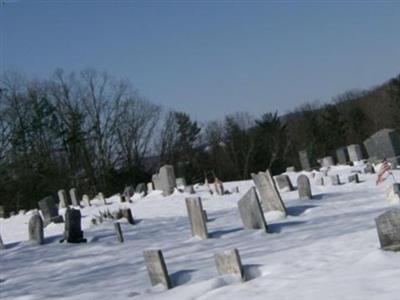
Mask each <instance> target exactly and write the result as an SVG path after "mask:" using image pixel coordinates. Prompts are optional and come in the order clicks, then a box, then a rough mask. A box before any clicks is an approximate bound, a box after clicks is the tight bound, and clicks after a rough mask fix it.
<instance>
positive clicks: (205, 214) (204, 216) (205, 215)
mask: <svg viewBox="0 0 400 300" xmlns="http://www.w3.org/2000/svg"><path fill="white" fill-rule="evenodd" d="M203 219H204V222H208V216H207V211H206V210H205V209H203Z"/></svg>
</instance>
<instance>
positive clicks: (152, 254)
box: [143, 250, 172, 289]
mask: <svg viewBox="0 0 400 300" xmlns="http://www.w3.org/2000/svg"><path fill="white" fill-rule="evenodd" d="M143 257H144V262H145V264H146V268H147V272H148V273H149V277H150V281H151V284H152V285H153V286H155V285H158V284H162V285H163V286H164V287H165V288H166V289H170V288H172V284H171V280H170V278H169V275H168V270H167V266H166V264H165V261H164V256H163V254H162V252H161V250H146V251H144V252H143Z"/></svg>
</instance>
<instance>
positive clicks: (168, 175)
mask: <svg viewBox="0 0 400 300" xmlns="http://www.w3.org/2000/svg"><path fill="white" fill-rule="evenodd" d="M157 180H158V181H159V183H160V184H161V190H162V191H163V195H164V196H169V195H171V194H172V193H173V192H174V189H175V187H176V180H175V172H174V167H173V166H171V165H165V166H163V167H161V168H160V172H159V173H158V178H157Z"/></svg>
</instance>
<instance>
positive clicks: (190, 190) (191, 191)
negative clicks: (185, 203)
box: [184, 185, 196, 194]
mask: <svg viewBox="0 0 400 300" xmlns="http://www.w3.org/2000/svg"><path fill="white" fill-rule="evenodd" d="M184 192H185V193H188V194H195V193H196V192H195V191H194V187H193V185H187V186H185V189H184Z"/></svg>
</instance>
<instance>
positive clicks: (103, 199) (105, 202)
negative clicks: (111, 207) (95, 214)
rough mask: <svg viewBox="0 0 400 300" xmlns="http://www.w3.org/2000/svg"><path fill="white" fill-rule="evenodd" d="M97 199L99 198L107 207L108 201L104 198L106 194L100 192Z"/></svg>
mask: <svg viewBox="0 0 400 300" xmlns="http://www.w3.org/2000/svg"><path fill="white" fill-rule="evenodd" d="M97 198H98V199H99V200H100V201H101V202H102V203H103V204H104V205H107V200H106V198H105V197H104V194H103V193H102V192H100V193H98V194H97Z"/></svg>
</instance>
